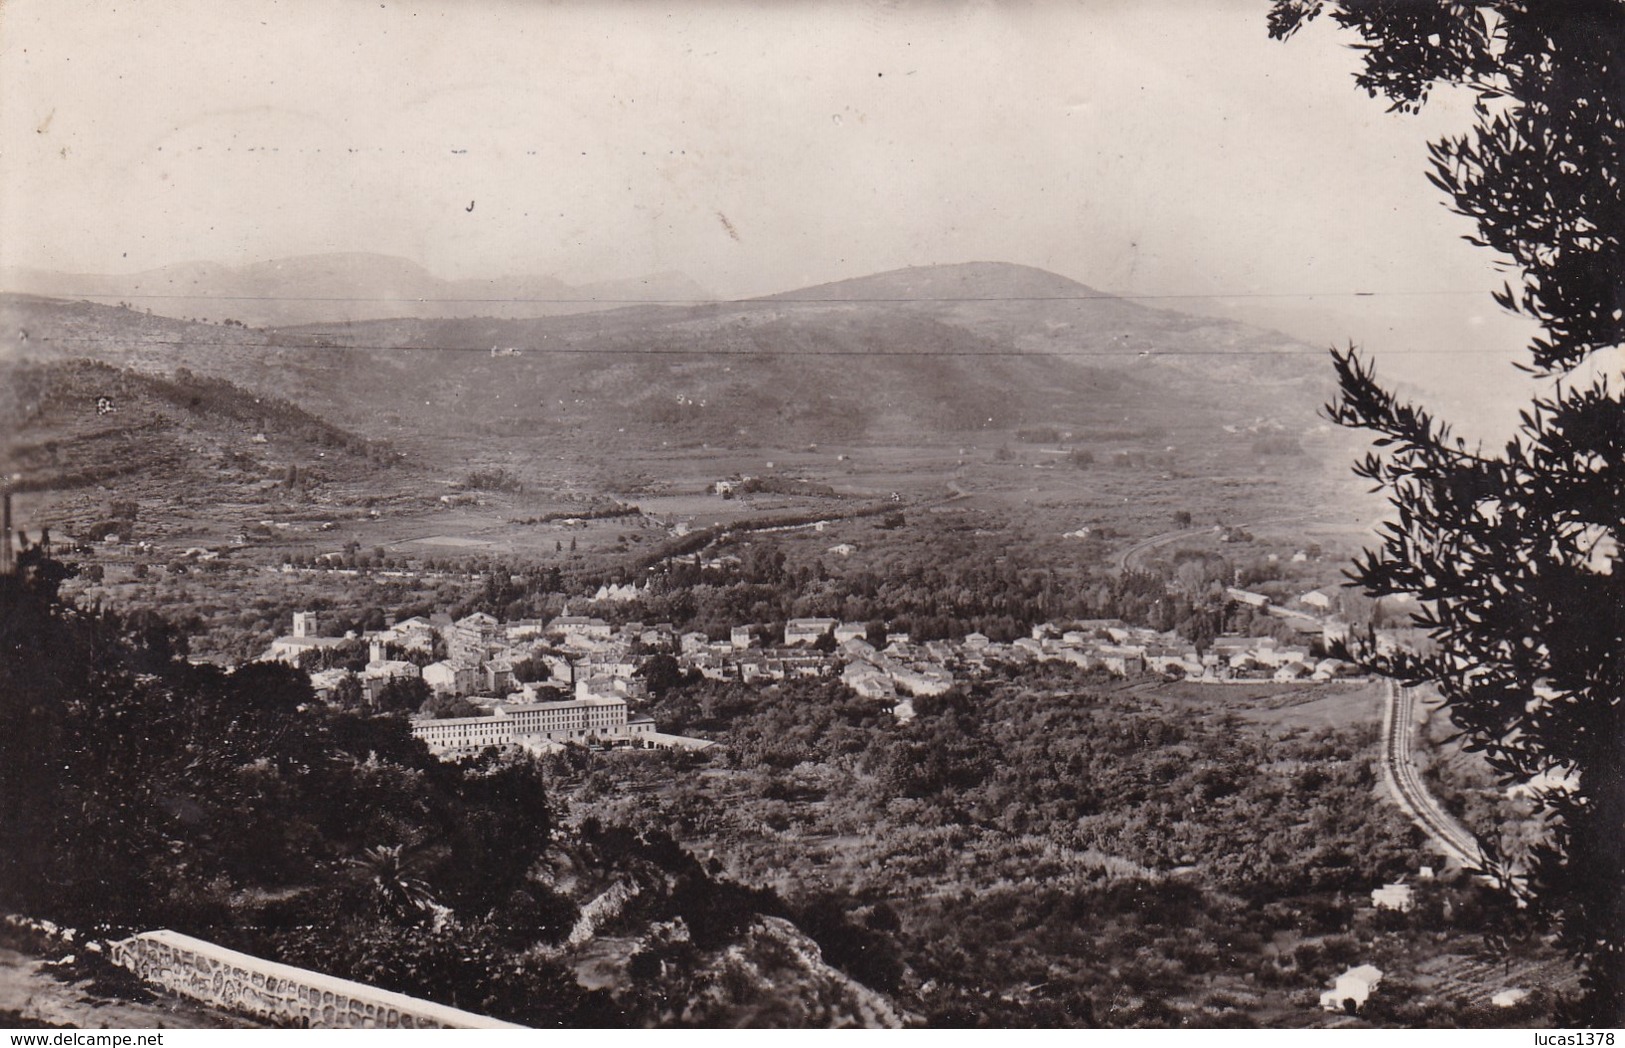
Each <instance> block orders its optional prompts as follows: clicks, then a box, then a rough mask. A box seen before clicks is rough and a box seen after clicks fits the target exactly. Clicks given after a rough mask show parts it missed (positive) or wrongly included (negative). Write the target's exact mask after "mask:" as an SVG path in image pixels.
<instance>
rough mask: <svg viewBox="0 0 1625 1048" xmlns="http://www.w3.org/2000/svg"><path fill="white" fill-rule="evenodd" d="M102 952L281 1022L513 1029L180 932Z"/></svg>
mask: <svg viewBox="0 0 1625 1048" xmlns="http://www.w3.org/2000/svg"><path fill="white" fill-rule="evenodd" d="M107 953H108V957H109V958H111V960H112V961H113V963H115V964H117V965H119V966H121V967H124V968H128V969H129V970H130V971H132V972H134V973H135V974H136V975H137V976H139V977H140V978H141V980H142V981H143V982H145V983H147V984H149V985H152V986H156V987H159V988H161V989H165V990H169V991H171V992H173V993H178V994H181V995H183V996H185V997H190V998H192V999H194V1000H198V1001H202V1002H203V1003H204V1004H208V1005H211V1006H214V1007H217V1008H223V1009H226V1010H228V1011H233V1012H240V1013H245V1014H248V1015H252V1016H255V1017H256V1018H260V1019H266V1020H269V1021H270V1022H273V1023H277V1024H279V1025H282V1026H300V1027H317V1028H328V1029H335V1028H376V1029H392V1030H411V1029H519V1027H516V1026H515V1025H514V1024H513V1023H505V1022H499V1021H497V1020H496V1019H490V1018H487V1017H486V1016H483V1015H475V1014H474V1013H473V1012H465V1011H462V1010H460V1009H457V1008H450V1007H447V1006H446V1005H443V1004H435V1003H433V1002H432V1001H423V1000H419V999H417V998H415V997H408V996H406V995H405V994H402V993H394V992H392V991H390V990H380V989H377V988H376V987H372V986H367V985H365V984H363V983H358V982H351V981H350V980H348V979H335V978H334V977H332V976H330V975H323V974H321V973H320V972H311V971H306V970H305V969H303V968H295V967H293V966H292V965H289V964H278V963H277V962H275V961H267V960H263V959H261V958H259V957H251V956H249V955H248V954H246V953H238V952H237V951H236V950H228V949H226V948H225V947H223V946H216V945H215V944H214V943H211V942H205V941H204V940H202V939H194V938H192V937H191V936H188V935H181V934H180V933H179V932H172V931H154V932H142V933H141V934H139V935H133V936H131V937H130V938H128V939H122V940H120V941H118V942H110V943H108V944H107Z"/></svg>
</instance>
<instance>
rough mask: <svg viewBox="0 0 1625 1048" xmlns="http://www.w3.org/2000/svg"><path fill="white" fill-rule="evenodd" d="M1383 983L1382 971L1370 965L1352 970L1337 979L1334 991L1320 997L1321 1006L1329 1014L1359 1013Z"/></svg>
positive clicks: (1363, 965) (1328, 991)
mask: <svg viewBox="0 0 1625 1048" xmlns="http://www.w3.org/2000/svg"><path fill="white" fill-rule="evenodd" d="M1381 983H1382V969H1380V968H1376V967H1374V966H1372V965H1369V964H1362V965H1360V966H1359V967H1358V968H1350V969H1349V970H1348V971H1346V972H1344V973H1343V974H1342V975H1339V976H1338V977H1337V982H1336V985H1335V987H1334V988H1333V989H1330V990H1327V991H1326V992H1324V993H1322V994H1321V995H1320V1006H1321V1007H1322V1008H1324V1009H1325V1010H1326V1011H1328V1012H1342V1011H1357V1010H1359V1008H1360V1007H1361V1006H1362V1005H1364V1004H1365V1002H1366V1001H1367V1000H1369V999H1370V997H1371V994H1372V992H1373V991H1375V990H1376V988H1377V987H1378V986H1379V985H1380V984H1381Z"/></svg>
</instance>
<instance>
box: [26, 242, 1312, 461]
mask: <svg viewBox="0 0 1625 1048" xmlns="http://www.w3.org/2000/svg"><path fill="white" fill-rule="evenodd" d="M397 275H399V276H400V277H401V279H403V280H404V279H406V278H407V277H410V275H411V274H410V273H409V272H404V271H403V272H402V273H400V274H397ZM267 286H275V285H274V283H272V284H269V285H267ZM346 286H348V285H346ZM0 313H3V315H4V319H5V325H4V327H3V328H0V332H4V338H0V355H8V356H20V357H25V358H29V359H35V358H43V359H63V358H69V357H84V356H94V357H96V358H98V359H101V360H105V361H108V362H110V363H114V364H117V365H120V366H125V367H130V368H133V369H136V370H138V371H142V372H149V373H154V374H169V373H172V372H173V371H174V370H175V369H177V368H181V367H184V368H188V369H190V370H191V371H192V372H194V373H195V374H198V375H205V376H211V377H216V378H222V379H226V380H228V381H231V382H233V383H235V384H237V385H240V386H241V387H243V388H244V389H247V390H252V391H254V392H255V393H257V394H262V395H268V396H272V397H279V398H282V399H285V400H288V401H290V402H292V403H295V404H297V405H299V406H300V408H302V409H303V410H305V411H308V412H310V413H311V414H312V415H314V416H316V417H319V418H323V419H327V420H329V421H331V422H332V423H334V424H335V425H339V426H342V427H344V428H345V429H347V430H350V431H352V432H355V433H357V434H361V435H363V436H365V437H367V438H369V439H387V440H390V441H393V442H395V443H397V444H398V445H399V446H400V447H401V448H402V449H403V450H406V451H408V452H409V453H410V454H411V455H413V456H414V458H415V459H417V460H418V461H420V462H421V463H422V464H424V465H425V466H427V467H429V468H431V469H438V470H440V471H442V472H443V473H445V474H449V475H453V476H457V475H461V473H462V472H463V471H464V470H465V469H466V466H467V464H468V463H469V462H471V461H476V460H491V459H500V460H502V461H504V462H508V463H512V464H514V465H516V466H517V467H519V468H520V469H521V470H522V471H523V472H526V473H528V474H529V475H530V476H531V477H532V478H534V479H538V480H542V479H545V477H546V471H545V470H542V463H543V462H545V461H552V462H558V461H561V460H563V461H577V462H582V461H586V460H587V459H589V458H590V459H592V460H594V461H596V462H599V463H603V462H606V461H612V460H615V459H616V458H620V459H627V458H628V457H631V458H634V459H635V458H636V457H637V456H639V455H644V454H646V453H648V452H651V451H657V450H659V449H661V448H691V449H697V448H699V447H701V446H702V445H705V446H709V447H732V448H738V449H767V448H775V447H777V448H797V447H805V446H806V445H808V444H835V445H870V446H874V445H887V446H906V447H919V446H925V445H935V446H951V445H966V444H977V445H984V446H985V445H989V444H991V445H993V446H997V445H998V444H1000V443H1003V442H1006V441H1008V440H1010V439H1011V435H1012V434H1013V433H1015V432H1016V431H1017V430H1020V429H1023V428H1029V429H1031V428H1035V427H1036V428H1040V429H1044V430H1045V431H1049V430H1053V431H1054V432H1055V433H1056V434H1058V435H1063V436H1060V437H1059V439H1060V440H1063V441H1064V440H1069V439H1070V440H1074V441H1076V442H1078V443H1081V444H1085V445H1089V444H1094V445H1095V446H1096V447H1097V449H1099V448H1108V449H1111V450H1116V449H1120V448H1121V446H1122V445H1123V442H1129V443H1130V444H1132V445H1133V449H1135V450H1138V451H1140V452H1146V453H1150V452H1158V453H1160V452H1161V451H1162V450H1163V448H1164V445H1176V444H1177V445H1179V446H1182V447H1194V446H1201V445H1202V444H1204V443H1209V442H1211V441H1212V440H1214V439H1215V438H1220V439H1229V438H1225V437H1224V432H1223V431H1224V429H1225V428H1226V427H1228V428H1229V432H1230V433H1231V434H1232V435H1234V434H1238V433H1243V434H1244V433H1247V432H1254V431H1256V430H1257V427H1259V426H1260V425H1262V426H1263V427H1265V428H1266V429H1267V430H1268V431H1270V432H1284V433H1287V434H1293V433H1299V432H1302V431H1303V430H1305V429H1307V428H1309V427H1311V426H1313V425H1314V424H1315V420H1314V414H1313V413H1314V410H1315V408H1316V406H1317V405H1318V404H1319V403H1320V402H1321V401H1322V400H1323V399H1324V397H1325V395H1326V393H1327V392H1329V390H1328V388H1327V387H1328V385H1329V381H1328V379H1329V376H1328V374H1327V369H1326V368H1325V367H1324V366H1323V363H1322V361H1321V360H1320V357H1319V355H1318V354H1316V353H1314V352H1312V351H1310V350H1308V349H1307V348H1306V347H1302V346H1300V345H1297V344H1295V343H1292V342H1290V341H1289V340H1286V339H1285V338H1283V337H1281V336H1279V335H1276V334H1273V333H1270V332H1265V331H1260V330H1257V329H1252V328H1247V327H1245V326H1242V325H1238V324H1233V323H1227V322H1224V321H1217V320H1211V319H1206V318H1196V317H1190V316H1186V315H1184V314H1179V313H1174V312H1170V311H1166V310H1155V309H1148V308H1145V307H1143V306H1140V305H1137V304H1135V303H1131V302H1126V301H1123V300H1121V299H1117V298H1114V297H1112V296H1109V295H1103V294H1101V293H1099V292H1097V291H1094V290H1093V289H1091V288H1088V287H1086V286H1084V285H1082V284H1078V283H1076V282H1074V281H1071V280H1067V279H1065V278H1063V277H1059V276H1056V275H1055V274H1052V273H1046V272H1044V271H1042V270H1036V269H1031V268H1028V267H1022V266H1012V265H1003V264H997V263H971V264H966V265H958V266H938V267H924V268H918V269H909V270H899V271H897V272H894V273H885V274H878V275H876V276H872V277H867V278H863V279H861V280H853V281H844V282H841V283H838V284H830V285H824V286H821V287H816V288H809V289H805V290H803V291H798V292H793V293H790V294H787V295H780V296H775V297H771V298H764V299H753V300H747V301H740V302H730V303H707V304H703V305H694V306H674V305H640V306H634V307H627V308H620V309H613V310H607V311H604V312H598V313H588V314H576V315H570V316H556V317H541V318H528V319H502V318H499V317H474V318H469V317H465V318H441V319H420V318H410V317H408V318H396V319H389V320H369V321H360V322H353V323H329V324H318V325H299V326H293V327H284V328H277V329H272V330H256V329H252V328H245V327H243V326H241V325H238V324H235V323H234V324H229V325H227V324H202V323H194V322H187V321H180V320H175V319H172V318H166V317H161V316H156V315H153V316H149V315H145V314H144V313H138V312H135V311H133V310H130V309H123V308H120V307H116V306H105V305H93V304H89V303H83V302H60V301H55V300H50V299H41V298H33V297H27V296H15V295H13V296H0ZM1064 434H1071V435H1072V436H1071V437H1066V436H1064ZM1237 439H1244V440H1250V439H1251V438H1246V437H1242V438H1237ZM470 441H474V442H475V443H472V444H471V443H470ZM1103 441H1104V442H1108V443H1106V444H1103V443H1101V442H1103ZM1111 441H1117V442H1118V445H1117V447H1115V448H1112V447H1110V446H1109V442H1111ZM1232 442H1233V441H1232ZM538 471H541V472H538Z"/></svg>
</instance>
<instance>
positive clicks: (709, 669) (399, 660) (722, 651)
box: [261, 589, 1394, 758]
mask: <svg viewBox="0 0 1625 1048" xmlns="http://www.w3.org/2000/svg"><path fill="white" fill-rule="evenodd" d="M1229 596H1230V597H1231V598H1232V599H1234V600H1237V601H1239V602H1241V603H1244V604H1253V605H1255V606H1259V607H1263V606H1267V605H1269V601H1268V599H1267V598H1265V597H1263V596H1261V595H1259V594H1254V593H1250V592H1248V591H1245V590H1237V589H1232V590H1230V592H1229ZM1317 598H1318V599H1317ZM1302 603H1303V604H1304V606H1305V608H1320V609H1323V608H1324V607H1325V598H1324V596H1323V595H1322V594H1320V593H1319V592H1318V591H1314V592H1311V593H1309V594H1306V595H1305V598H1304V600H1303V601H1302ZM1289 614H1290V615H1291V617H1292V620H1293V622H1294V624H1295V625H1296V627H1297V628H1298V629H1300V630H1303V631H1304V634H1305V636H1306V638H1308V642H1307V643H1303V644H1283V643H1282V642H1280V641H1279V640H1278V639H1276V638H1275V637H1247V636H1220V637H1216V638H1214V640H1213V641H1212V642H1211V643H1210V644H1209V645H1208V646H1207V650H1206V651H1200V650H1199V649H1198V648H1197V647H1196V646H1195V645H1193V644H1191V643H1190V642H1189V641H1186V640H1183V639H1182V638H1180V637H1179V636H1177V635H1176V634H1174V633H1172V632H1159V631H1157V630H1153V629H1150V628H1146V627H1136V626H1130V625H1128V624H1127V623H1125V622H1124V621H1122V620H1121V619H1089V620H1082V621H1076V622H1067V623H1061V624H1057V623H1051V622H1046V623H1041V624H1039V625H1036V626H1033V627H1032V629H1031V635H1030V636H1027V637H1021V638H1017V639H1016V640H1014V641H1011V642H1009V643H999V642H995V641H993V640H991V639H989V638H988V637H987V636H985V635H984V634H981V633H974V632H973V633H970V634H968V635H966V636H965V637H963V638H962V639H959V640H932V641H926V642H923V643H915V642H913V641H912V639H911V638H910V636H909V634H908V633H906V632H891V631H888V630H887V629H886V628H885V627H884V626H883V625H880V624H866V623H852V622H841V621H839V620H836V619H832V618H798V619H790V620H789V621H787V622H786V623H785V624H784V626H783V629H782V633H780V632H778V631H777V630H774V631H772V633H771V634H770V633H769V631H768V629H767V628H765V627H763V626H760V625H738V626H734V627H732V628H731V629H730V631H729V634H728V636H727V637H725V638H718V639H712V638H711V637H709V636H707V635H706V634H704V633H700V632H687V633H678V631H677V630H676V629H675V628H674V627H673V626H672V624H670V623H656V624H654V625H652V626H651V625H645V624H644V623H641V622H628V623H624V624H621V625H618V626H616V625H612V624H611V623H609V622H607V621H605V620H604V619H602V618H597V617H592V616H581V615H570V614H563V615H559V616H557V617H556V618H554V619H552V620H551V621H546V622H543V621H539V620H533V619H523V620H518V621H514V622H506V623H504V622H500V621H498V620H497V619H496V618H495V617H494V616H492V615H489V614H486V613H484V612H475V613H473V614H470V615H467V616H465V617H463V618H461V619H458V620H456V621H452V620H451V619H450V617H449V616H444V615H436V616H431V617H429V618H424V617H421V616H414V617H411V618H408V619H404V620H401V621H398V622H388V623H386V625H385V628H383V629H381V630H375V631H366V632H363V633H362V634H360V635H359V636H358V635H357V634H355V633H354V632H353V631H352V632H350V633H349V634H347V635H345V636H328V635H324V634H323V631H322V626H321V619H322V616H321V614H320V613H318V612H314V611H307V612H295V613H294V614H293V622H292V631H291V633H289V634H288V635H286V636H282V637H278V638H277V639H276V640H275V641H274V642H273V643H272V644H271V646H270V647H269V648H268V649H267V650H266V652H265V653H264V654H263V655H262V656H261V658H262V660H276V661H282V662H286V663H288V664H290V665H294V666H298V667H300V668H304V669H307V670H308V672H309V676H310V682H311V687H312V689H313V691H314V692H315V694H316V695H317V696H318V697H319V698H322V699H325V700H327V701H329V702H340V701H342V700H343V697H344V696H346V695H353V696H354V697H355V698H357V699H358V700H359V701H360V702H361V703H362V704H363V705H365V706H367V707H372V708H377V707H379V706H381V705H384V702H383V699H384V696H385V693H386V691H387V690H388V689H390V688H392V687H394V688H396V689H397V690H399V689H400V687H401V684H402V682H407V681H416V682H419V683H418V685H417V690H416V692H413V694H421V695H425V696H426V698H425V700H424V702H423V703H422V706H421V708H420V709H419V710H418V711H417V712H416V713H415V714H414V718H413V727H412V731H413V734H414V735H415V736H416V737H418V738H419V739H422V740H423V741H424V742H425V743H426V744H427V745H428V746H429V748H430V749H431V750H432V751H433V752H434V753H436V754H438V755H440V756H442V757H445V758H457V757H463V756H468V755H471V754H475V753H479V752H481V751H483V750H484V749H486V748H487V747H496V748H497V749H499V750H500V749H507V748H517V749H523V750H529V751H532V752H555V751H557V750H558V749H559V748H560V747H562V746H564V745H567V744H574V745H581V746H588V747H591V748H600V747H622V748H625V747H630V748H669V747H678V748H696V749H697V748H704V747H706V746H709V745H711V742H710V741H709V740H705V739H696V738H691V737H687V736H682V735H671V734H666V733H663V732H661V731H659V730H658V729H657V727H656V725H655V724H654V722H653V721H652V720H651V719H650V718H649V717H647V716H645V715H641V714H638V713H636V712H633V711H634V709H635V707H636V706H637V705H638V704H640V703H641V702H643V701H644V700H647V699H648V697H649V683H648V677H649V676H650V675H651V672H653V671H654V669H655V667H656V666H657V665H658V664H659V661H660V660H664V661H665V662H666V664H667V665H669V666H670V667H671V668H672V670H673V671H675V672H677V673H684V674H692V675H697V676H698V677H702V678H708V679H712V680H720V681H740V682H743V683H746V684H750V683H757V682H773V681H783V680H787V679H837V680H839V681H840V682H841V684H843V685H845V686H846V687H848V688H850V689H851V690H852V692H853V693H855V694H856V695H858V696H860V697H862V698H864V699H868V700H872V701H873V702H875V703H877V704H878V705H879V706H881V707H882V708H883V709H885V710H886V711H887V712H889V713H891V714H893V715H894V716H895V717H896V718H897V719H898V720H899V721H901V722H906V721H908V720H909V719H911V718H912V717H913V716H914V710H913V700H914V699H915V698H916V697H918V696H934V695H941V694H943V693H944V692H946V691H947V690H948V689H949V688H951V687H952V686H953V685H954V684H955V683H956V681H963V680H967V679H976V678H979V677H983V676H985V675H986V674H987V673H988V671H989V668H990V666H994V665H998V664H1005V665H1021V664H1026V663H1042V662H1061V663H1066V664H1069V665H1072V666H1075V667H1078V668H1080V669H1084V670H1099V671H1103V672H1105V673H1108V674H1111V675H1113V676H1117V677H1124V678H1128V677H1139V676H1143V675H1145V674H1158V675H1162V676H1165V677H1173V678H1183V679H1186V680H1190V681H1194V682H1199V683H1205V684H1224V683H1246V682H1256V681H1260V680H1270V681H1275V682H1281V683H1290V682H1293V681H1313V682H1320V681H1329V680H1334V679H1340V678H1347V677H1352V676H1356V675H1358V674H1359V673H1360V672H1361V671H1360V670H1359V668H1358V667H1357V665H1356V664H1354V663H1353V662H1351V661H1348V660H1346V659H1343V658H1339V657H1336V656H1334V655H1331V654H1329V653H1328V652H1330V651H1332V650H1346V645H1347V643H1348V641H1349V636H1348V625H1347V623H1346V622H1343V621H1342V620H1340V619H1337V618H1335V617H1327V618H1320V617H1317V616H1316V615H1314V614H1312V613H1311V611H1309V610H1294V611H1291V612H1290V613H1289ZM1378 643H1379V644H1384V643H1386V644H1392V643H1394V641H1392V639H1391V637H1388V636H1382V637H1379V638H1378ZM362 645H364V646H365V648H366V651H367V661H366V662H365V664H364V665H362V666H360V667H359V668H357V669H352V668H348V667H345V666H327V665H325V663H326V662H328V661H330V660H327V659H324V657H323V653H324V652H334V651H338V650H340V649H345V648H348V649H351V650H354V649H357V648H359V647H361V646H362ZM437 655H438V656H439V657H436V656H437Z"/></svg>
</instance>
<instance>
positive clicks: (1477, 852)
mask: <svg viewBox="0 0 1625 1048" xmlns="http://www.w3.org/2000/svg"><path fill="white" fill-rule="evenodd" d="M1386 687H1387V689H1388V701H1387V702H1386V703H1385V704H1384V706H1383V715H1382V735H1383V753H1382V778H1383V783H1384V784H1385V785H1386V786H1387V787H1388V790H1389V792H1390V793H1391V794H1392V795H1393V797H1394V800H1395V801H1396V802H1397V803H1398V804H1399V806H1400V808H1401V809H1402V810H1403V811H1404V812H1405V814H1406V815H1408V816H1410V818H1411V821H1412V822H1414V823H1416V825H1417V826H1418V827H1419V828H1420V829H1421V830H1422V832H1423V833H1425V834H1427V836H1428V839H1429V840H1431V841H1432V842H1433V844H1434V845H1435V846H1436V847H1437V848H1438V849H1439V850H1440V851H1441V852H1443V853H1444V855H1445V856H1446V857H1447V858H1450V859H1453V860H1455V861H1456V862H1457V863H1458V864H1460V865H1461V866H1462V867H1463V868H1464V869H1468V870H1472V871H1474V872H1477V873H1479V874H1482V875H1484V876H1486V877H1489V878H1491V879H1495V880H1498V879H1499V878H1498V873H1499V870H1498V868H1497V867H1496V864H1495V863H1493V862H1491V861H1490V860H1489V858H1488V856H1486V855H1485V854H1484V849H1483V847H1482V846H1480V844H1479V843H1478V838H1477V837H1474V836H1473V834H1472V832H1471V831H1470V830H1468V829H1467V827H1465V826H1463V825H1462V824H1461V823H1460V822H1457V821H1456V819H1455V817H1454V816H1452V815H1451V814H1450V813H1449V812H1447V811H1445V810H1444V808H1443V807H1441V806H1440V804H1439V801H1438V798H1436V797H1434V796H1433V794H1432V793H1430V792H1428V789H1427V786H1426V785H1425V784H1424V783H1423V782H1422V776H1421V774H1420V773H1418V772H1417V770H1416V763H1415V762H1414V761H1412V760H1411V751H1412V749H1413V747H1414V745H1415V733H1416V721H1415V717H1414V714H1415V711H1416V692H1415V689H1412V688H1402V687H1400V686H1399V685H1398V684H1396V683H1394V682H1393V681H1388V682H1386Z"/></svg>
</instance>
